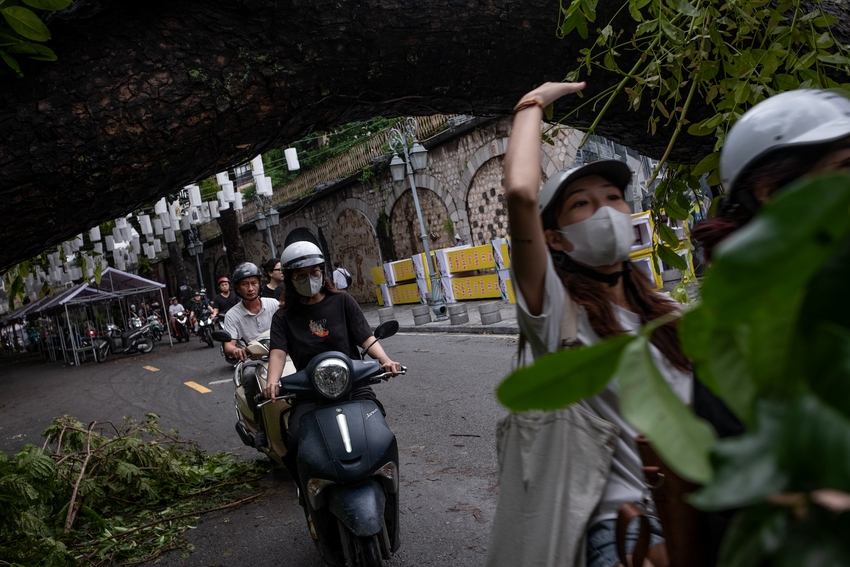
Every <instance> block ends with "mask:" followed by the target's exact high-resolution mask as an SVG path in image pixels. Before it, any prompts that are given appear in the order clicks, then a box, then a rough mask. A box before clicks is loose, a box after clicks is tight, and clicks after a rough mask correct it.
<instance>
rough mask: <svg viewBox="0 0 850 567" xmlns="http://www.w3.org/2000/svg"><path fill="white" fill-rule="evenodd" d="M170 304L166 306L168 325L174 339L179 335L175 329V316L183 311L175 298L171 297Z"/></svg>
mask: <svg viewBox="0 0 850 567" xmlns="http://www.w3.org/2000/svg"><path fill="white" fill-rule="evenodd" d="M170 302H171V305H169V306H168V325H169V327H171V336H172V337H176V336H178V335H179V334H180V332H179V330H178V328H177V319H176V316H177V314H178V313H182V312H183V311H184V309H183V306H182V305H181V304H180V301H179V300H178V299H177V297H172V298H171V299H170Z"/></svg>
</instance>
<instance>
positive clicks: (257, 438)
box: [254, 429, 268, 449]
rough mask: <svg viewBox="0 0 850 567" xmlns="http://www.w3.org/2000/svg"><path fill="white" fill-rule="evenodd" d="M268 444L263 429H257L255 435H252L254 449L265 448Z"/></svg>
mask: <svg viewBox="0 0 850 567" xmlns="http://www.w3.org/2000/svg"><path fill="white" fill-rule="evenodd" d="M267 444H268V439H266V431H265V430H264V429H258V430H257V434H256V435H254V447H256V448H257V449H260V448H262V447H265V446H266V445H267Z"/></svg>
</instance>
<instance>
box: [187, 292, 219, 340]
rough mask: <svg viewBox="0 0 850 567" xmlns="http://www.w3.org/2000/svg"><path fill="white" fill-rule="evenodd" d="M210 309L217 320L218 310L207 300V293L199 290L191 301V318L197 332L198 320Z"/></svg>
mask: <svg viewBox="0 0 850 567" xmlns="http://www.w3.org/2000/svg"><path fill="white" fill-rule="evenodd" d="M205 309H208V310H209V311H210V312H211V313H212V316H213V319H215V316H216V315H217V314H218V309H216V308H215V307H213V305H212V304H211V303H210V300H209V299H207V293H206V291H205V290H203V289H199V290H198V291H196V292H195V295H194V297H193V298H192V300H191V301H189V317H190V319H191V322H192V328H193V329H194V330H195V332H198V330H197V325H198V320H199V319H200V318H201V317H202V316H203V313H204V310H205Z"/></svg>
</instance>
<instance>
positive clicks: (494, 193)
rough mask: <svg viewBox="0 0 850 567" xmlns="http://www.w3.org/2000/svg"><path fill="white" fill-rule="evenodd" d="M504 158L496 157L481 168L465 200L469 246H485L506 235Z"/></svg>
mask: <svg viewBox="0 0 850 567" xmlns="http://www.w3.org/2000/svg"><path fill="white" fill-rule="evenodd" d="M504 185H505V178H504V157H503V156H498V157H494V158H492V159H490V160H487V161H486V162H485V163H484V164H482V165H481V166H480V167H479V168H478V169H477V171H476V172H475V176H474V177H473V178H472V182H471V183H470V185H469V192H468V193H467V196H466V204H467V214H468V216H469V222H470V231H471V233H472V242H467V243H466V244H472V245H473V246H481V245H483V244H488V243H489V242H490V241H491V240H493V239H494V238H502V237H505V236H507V234H508V207H507V203H506V202H505V186H504Z"/></svg>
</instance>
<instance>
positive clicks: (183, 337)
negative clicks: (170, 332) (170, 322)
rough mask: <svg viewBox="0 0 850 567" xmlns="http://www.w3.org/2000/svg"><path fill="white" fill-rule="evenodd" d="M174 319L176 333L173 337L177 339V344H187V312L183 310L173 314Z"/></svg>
mask: <svg viewBox="0 0 850 567" xmlns="http://www.w3.org/2000/svg"><path fill="white" fill-rule="evenodd" d="M174 318H175V319H176V320H177V333H176V335H175V336H174V338H175V339H177V342H178V343H179V342H180V341H186V342H187V343H188V342H189V323H188V321H189V312H188V311H186V310H185V309H184V310H183V311H180V312H178V313H175V315H174Z"/></svg>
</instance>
